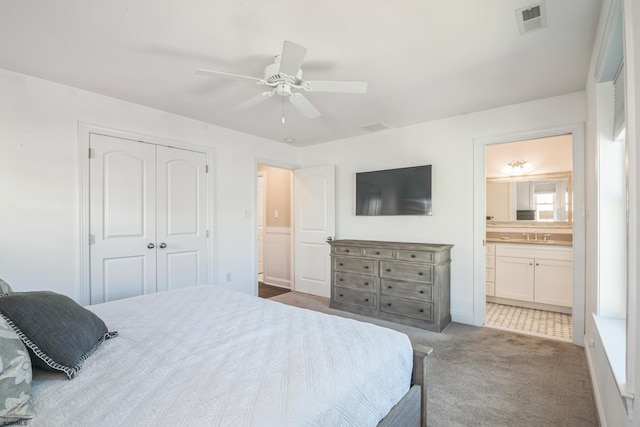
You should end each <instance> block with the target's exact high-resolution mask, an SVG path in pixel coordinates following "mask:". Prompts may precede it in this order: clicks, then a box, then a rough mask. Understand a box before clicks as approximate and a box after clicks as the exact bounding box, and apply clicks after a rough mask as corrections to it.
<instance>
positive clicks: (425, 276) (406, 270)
mask: <svg viewBox="0 0 640 427" xmlns="http://www.w3.org/2000/svg"><path fill="white" fill-rule="evenodd" d="M380 277H383V278H385V279H397V280H409V281H411V282H422V283H433V266H432V265H419V264H408V263H403V262H391V261H380Z"/></svg>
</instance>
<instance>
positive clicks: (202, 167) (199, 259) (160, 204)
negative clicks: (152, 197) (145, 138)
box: [157, 146, 207, 290]
mask: <svg viewBox="0 0 640 427" xmlns="http://www.w3.org/2000/svg"><path fill="white" fill-rule="evenodd" d="M206 213H207V185H206V155H205V154H203V153H198V152H193V151H188V150H181V149H177V148H172V147H162V146H158V147H157V242H158V252H157V253H158V257H157V262H158V278H157V281H158V290H168V289H176V288H182V287H186V286H196V285H199V284H202V283H205V282H206V280H207V279H206V278H207V264H206V258H207V257H206V250H207V241H206V239H207V236H206V233H207V219H206V218H207V215H206Z"/></svg>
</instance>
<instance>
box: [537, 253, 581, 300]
mask: <svg viewBox="0 0 640 427" xmlns="http://www.w3.org/2000/svg"><path fill="white" fill-rule="evenodd" d="M535 267H536V277H535V299H534V301H535V302H539V303H544V304H554V305H560V306H563V307H572V306H573V262H571V261H556V260H546V259H536V266H535Z"/></svg>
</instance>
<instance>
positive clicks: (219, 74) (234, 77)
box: [196, 70, 263, 82]
mask: <svg viewBox="0 0 640 427" xmlns="http://www.w3.org/2000/svg"><path fill="white" fill-rule="evenodd" d="M196 74H197V75H199V76H207V77H222V78H225V79H232V80H254V81H257V82H261V81H263V80H262V79H258V78H256V77H251V76H243V75H240V74H231V73H224V72H222V71H212V70H198V71H196Z"/></svg>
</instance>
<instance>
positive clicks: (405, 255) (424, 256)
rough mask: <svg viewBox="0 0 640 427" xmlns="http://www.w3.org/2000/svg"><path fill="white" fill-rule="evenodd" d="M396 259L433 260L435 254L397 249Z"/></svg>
mask: <svg viewBox="0 0 640 427" xmlns="http://www.w3.org/2000/svg"><path fill="white" fill-rule="evenodd" d="M396 259H398V260H400V261H420V262H433V261H434V259H435V254H434V253H433V252H417V251H400V250H399V251H397V252H396Z"/></svg>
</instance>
